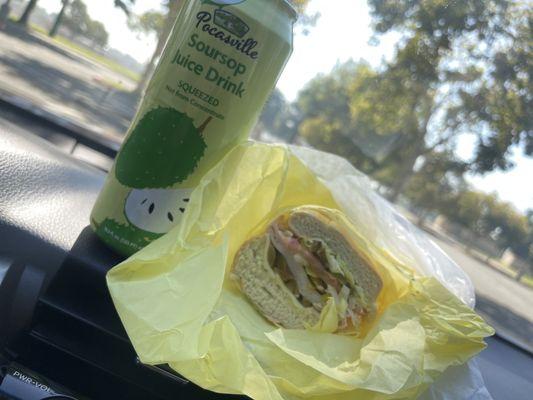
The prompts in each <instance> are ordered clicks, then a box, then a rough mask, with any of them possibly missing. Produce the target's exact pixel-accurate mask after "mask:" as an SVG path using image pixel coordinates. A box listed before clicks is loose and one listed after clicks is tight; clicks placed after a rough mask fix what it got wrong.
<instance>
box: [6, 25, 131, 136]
mask: <svg viewBox="0 0 533 400" xmlns="http://www.w3.org/2000/svg"><path fill="white" fill-rule="evenodd" d="M117 85H120V86H121V89H117V88H116V86H117ZM134 88H135V82H132V81H131V80H130V79H128V78H127V77H125V76H122V75H120V74H118V73H116V72H114V71H111V70H110V69H108V68H106V67H104V66H102V65H100V64H97V63H95V62H93V61H91V60H88V59H87V58H85V57H83V56H81V55H79V54H77V53H74V52H73V51H71V50H69V49H67V48H63V47H59V46H58V45H57V44H55V43H54V42H53V41H51V40H50V39H49V38H48V37H46V36H43V35H40V34H37V33H28V32H25V31H23V30H21V29H20V28H19V27H17V26H15V25H14V24H10V25H8V27H7V29H6V30H5V31H0V95H2V96H3V97H5V95H6V94H7V95H11V94H12V95H16V96H18V97H21V98H23V99H25V100H27V101H28V102H31V103H33V104H35V105H37V106H38V107H41V108H42V109H44V110H46V111H48V112H50V113H51V114H54V115H57V116H59V117H62V118H64V119H67V120H69V121H71V122H73V123H75V124H77V125H79V126H81V127H83V128H84V129H86V130H91V131H94V132H97V133H99V134H105V135H108V136H109V137H110V138H122V137H123V134H124V132H125V130H126V129H127V127H128V125H129V122H130V120H131V118H132V116H133V113H134V111H135V107H136V102H137V96H136V95H133V94H132V90H133V89H134Z"/></svg>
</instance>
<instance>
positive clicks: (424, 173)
mask: <svg viewBox="0 0 533 400" xmlns="http://www.w3.org/2000/svg"><path fill="white" fill-rule="evenodd" d="M466 168H467V165H466V164H465V163H464V162H462V161H459V160H457V159H456V158H455V156H454V155H453V153H451V152H450V151H442V152H432V153H429V154H427V155H425V156H424V160H423V164H422V166H421V167H419V168H418V170H417V171H416V172H415V173H414V174H413V177H412V179H411V180H410V181H409V185H408V186H407V188H406V191H405V195H406V197H407V198H408V199H409V200H410V201H411V202H412V203H413V204H415V205H416V206H418V207H419V208H420V211H421V212H420V214H419V223H420V224H423V223H424V220H425V218H426V216H427V214H428V212H429V211H435V212H437V213H446V214H450V212H452V213H453V211H452V210H454V209H455V208H456V197H457V192H458V190H460V189H461V187H462V186H463V185H464V181H463V179H462V177H463V174H464V172H465V170H466Z"/></svg>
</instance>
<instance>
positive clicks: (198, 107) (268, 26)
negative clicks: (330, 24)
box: [91, 0, 296, 255]
mask: <svg viewBox="0 0 533 400" xmlns="http://www.w3.org/2000/svg"><path fill="white" fill-rule="evenodd" d="M295 19H296V13H295V11H294V9H292V7H291V6H290V5H289V4H288V3H287V1H285V0H189V1H187V2H186V3H185V5H184V6H183V8H182V9H181V11H180V14H179V16H178V18H177V20H176V23H175V26H174V29H173V30H172V33H171V34H170V37H169V39H168V41H167V44H166V47H165V50H164V52H163V55H162V56H161V60H160V62H159V64H158V67H157V68H156V71H155V72H154V75H153V77H152V79H151V81H150V83H149V85H148V88H147V90H146V94H145V96H144V98H143V100H142V103H141V105H140V108H139V110H138V111H137V114H136V116H135V118H134V120H133V121H132V124H131V126H130V128H129V130H128V133H127V135H126V138H125V140H124V143H123V145H122V148H121V150H120V152H119V153H118V155H117V158H116V160H115V163H114V165H113V168H112V169H111V171H110V172H109V175H108V177H107V180H106V183H105V185H104V188H103V189H102V191H101V193H100V195H99V197H98V199H97V201H96V204H95V206H94V208H93V211H92V214H91V226H92V228H93V230H94V231H95V232H96V234H97V235H98V236H99V237H100V238H101V239H102V240H103V241H104V242H105V243H106V244H107V245H109V246H110V247H112V248H113V249H115V250H116V251H118V252H119V253H122V254H124V255H130V254H133V253H135V252H136V251H138V250H140V249H141V248H143V247H144V246H146V245H147V244H148V243H150V242H151V241H153V240H155V239H157V238H158V237H160V236H162V235H163V234H165V233H166V232H168V231H169V230H170V229H171V228H172V227H174V226H175V225H177V224H179V222H180V220H181V217H182V215H183V213H184V212H185V209H186V208H187V204H188V202H189V197H190V194H191V192H192V191H193V189H194V188H195V186H197V184H198V182H199V181H200V179H201V178H202V176H203V175H204V174H205V173H206V172H207V171H208V170H209V169H210V168H212V167H213V166H214V165H215V164H216V163H217V162H218V161H219V160H220V159H221V158H222V157H223V156H224V155H225V154H226V153H227V152H228V151H229V150H230V149H231V148H233V147H234V146H235V145H236V144H238V143H239V142H241V141H243V140H245V139H246V138H247V136H248V133H249V131H250V130H251V129H252V127H253V125H254V124H255V123H256V121H257V118H258V116H259V113H260V111H261V108H262V107H263V105H264V104H265V102H266V100H267V98H268V96H269V94H270V92H271V90H272V88H273V87H274V85H275V83H276V81H277V80H278V78H279V76H280V74H281V71H282V70H283V67H284V66H285V63H286V62H287V60H288V58H289V56H290V54H291V52H292V28H293V24H294V21H295Z"/></svg>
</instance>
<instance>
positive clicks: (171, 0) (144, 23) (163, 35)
mask: <svg viewBox="0 0 533 400" xmlns="http://www.w3.org/2000/svg"><path fill="white" fill-rule="evenodd" d="M164 5H165V7H166V8H167V12H166V14H163V13H159V12H157V11H147V12H146V13H144V14H142V15H140V16H138V17H137V18H133V19H132V20H131V21H130V28H131V29H133V30H135V31H138V32H140V33H143V34H145V35H150V34H155V35H156V37H157V45H156V48H155V50H154V52H153V53H152V56H151V57H150V61H149V62H148V65H147V66H146V67H145V69H144V72H143V74H142V76H141V80H140V81H139V83H138V84H137V88H136V89H135V91H136V92H137V93H141V92H142V91H143V90H144V88H145V87H146V85H147V84H148V81H149V80H150V77H151V76H152V72H153V70H154V68H155V65H156V62H157V60H158V59H159V57H160V56H161V53H162V52H163V49H164V47H165V43H166V41H167V38H168V35H169V34H170V31H171V30H172V26H173V24H174V21H175V19H176V17H177V15H178V13H179V10H180V7H181V6H182V5H183V0H166V1H165V3H164Z"/></svg>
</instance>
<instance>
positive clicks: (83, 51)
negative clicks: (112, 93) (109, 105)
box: [30, 24, 141, 86]
mask: <svg viewBox="0 0 533 400" xmlns="http://www.w3.org/2000/svg"><path fill="white" fill-rule="evenodd" d="M30 28H31V29H32V30H33V31H35V32H38V33H41V34H43V35H48V31H47V30H46V29H44V28H42V27H41V26H38V25H35V24H30ZM49 39H50V40H52V41H53V42H55V43H57V44H58V45H60V46H63V47H67V48H69V49H70V50H72V51H74V52H76V53H78V54H80V55H82V56H84V57H86V58H88V59H89V60H92V61H94V62H96V63H98V64H100V65H103V66H105V67H107V68H109V69H110V70H111V71H114V72H117V73H119V74H121V75H123V76H125V77H127V78H130V79H131V80H133V81H134V82H139V81H140V80H141V74H139V73H137V72H134V71H132V70H130V69H129V68H126V67H125V66H123V65H121V64H119V63H118V62H116V61H114V60H111V59H109V58H107V57H105V56H103V55H101V54H98V53H96V52H95V51H93V50H91V49H89V48H87V47H85V46H83V45H81V44H78V43H74V42H73V41H71V40H69V39H67V38H66V37H63V36H61V35H57V36H56V37H54V38H49ZM111 86H115V85H114V84H112V85H111Z"/></svg>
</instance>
